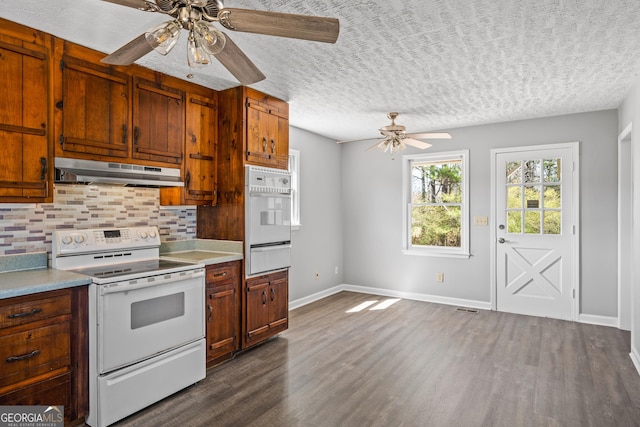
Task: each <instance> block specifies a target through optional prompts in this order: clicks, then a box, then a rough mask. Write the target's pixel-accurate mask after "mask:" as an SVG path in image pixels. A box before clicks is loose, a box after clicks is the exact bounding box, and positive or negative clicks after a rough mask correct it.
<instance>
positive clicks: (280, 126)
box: [271, 116, 289, 169]
mask: <svg viewBox="0 0 640 427" xmlns="http://www.w3.org/2000/svg"><path fill="white" fill-rule="evenodd" d="M275 122H276V123H275V124H274V125H273V126H274V127H275V128H277V135H278V136H277V137H276V138H275V139H274V141H275V144H273V146H272V147H273V153H272V154H271V158H272V159H273V162H274V164H275V166H276V167H278V168H281V169H287V168H288V167H289V119H288V118H284V117H281V116H277V118H276V120H275Z"/></svg>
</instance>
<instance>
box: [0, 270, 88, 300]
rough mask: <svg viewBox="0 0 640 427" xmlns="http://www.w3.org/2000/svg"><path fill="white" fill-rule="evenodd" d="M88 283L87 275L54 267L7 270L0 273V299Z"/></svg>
mask: <svg viewBox="0 0 640 427" xmlns="http://www.w3.org/2000/svg"><path fill="white" fill-rule="evenodd" d="M90 283H91V278H90V277H89V276H84V275H82V274H77V273H72V272H70V271H64V270H56V269H55V268H37V269H33V270H24V271H9V272H5V273H0V299H4V298H11V297H17V296H22V295H29V294H37V293H39V292H47V291H54V290H57V289H65V288H72V287H74V286H83V285H88V284H90Z"/></svg>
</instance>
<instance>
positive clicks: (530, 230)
mask: <svg viewBox="0 0 640 427" xmlns="http://www.w3.org/2000/svg"><path fill="white" fill-rule="evenodd" d="M524 232H525V234H540V211H526V212H525V213H524Z"/></svg>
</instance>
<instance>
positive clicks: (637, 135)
mask: <svg viewBox="0 0 640 427" xmlns="http://www.w3.org/2000/svg"><path fill="white" fill-rule="evenodd" d="M639 103H640V79H639V80H638V81H637V82H636V84H635V85H634V87H633V88H632V89H631V91H630V92H629V94H628V95H627V98H626V99H625V101H624V102H623V103H622V105H621V106H620V108H619V110H618V111H619V115H618V131H619V132H622V130H624V129H625V128H626V127H627V126H628V125H629V124H630V123H632V124H633V127H635V130H634V131H632V133H631V146H632V148H631V151H632V156H633V183H634V185H633V222H634V223H635V224H636V226H635V227H634V228H633V237H632V246H633V250H632V252H633V253H632V259H633V260H635V261H636V262H635V263H634V264H635V265H636V267H635V270H634V271H632V272H631V275H630V277H631V288H632V289H631V355H632V358H633V360H634V363H635V365H636V369H638V371H639V372H640V268H638V267H637V264H638V263H637V260H638V257H639V256H640V226H637V224H640V185H639V184H638V183H640V132H638V129H640V109H638V105H639Z"/></svg>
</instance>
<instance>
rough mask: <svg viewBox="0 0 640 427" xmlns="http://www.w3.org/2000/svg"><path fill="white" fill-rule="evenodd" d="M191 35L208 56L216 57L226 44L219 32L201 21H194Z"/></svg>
mask: <svg viewBox="0 0 640 427" xmlns="http://www.w3.org/2000/svg"><path fill="white" fill-rule="evenodd" d="M193 35H194V37H195V39H196V42H198V43H199V45H200V46H202V49H204V50H205V52H207V53H208V54H210V55H216V54H218V53H220V52H222V49H224V45H225V44H226V42H227V39H226V38H225V36H224V34H223V33H222V32H221V31H218V30H217V29H215V28H213V27H212V26H210V25H207V24H206V23H205V22H203V21H196V22H195V23H194V24H193Z"/></svg>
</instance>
